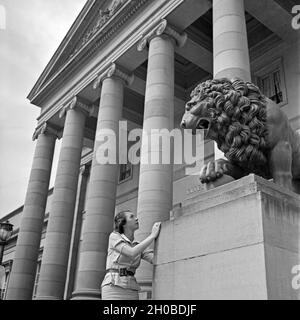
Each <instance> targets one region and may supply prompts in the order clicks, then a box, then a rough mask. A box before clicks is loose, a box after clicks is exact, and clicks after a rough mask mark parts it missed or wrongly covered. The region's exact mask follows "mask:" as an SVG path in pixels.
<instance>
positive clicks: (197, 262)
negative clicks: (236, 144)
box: [153, 175, 300, 300]
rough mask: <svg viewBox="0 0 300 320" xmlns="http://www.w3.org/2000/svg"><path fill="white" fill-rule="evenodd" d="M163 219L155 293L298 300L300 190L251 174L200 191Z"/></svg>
mask: <svg viewBox="0 0 300 320" xmlns="http://www.w3.org/2000/svg"><path fill="white" fill-rule="evenodd" d="M182 214H183V215H182V216H180V217H178V218H175V219H174V220H172V221H168V222H165V223H163V225H162V229H161V233H160V236H159V238H158V240H157V243H156V248H155V250H156V252H155V253H156V262H155V267H154V281H153V299H155V300H160V299H170V300H173V299H174V300H178V299H191V300H193V299H300V290H299V289H298V290H296V289H293V286H292V283H293V279H294V278H295V276H296V275H295V274H293V273H292V269H293V268H294V267H295V266H296V265H300V258H299V246H300V196H299V195H297V194H295V193H293V192H290V191H286V190H283V189H282V188H280V187H279V186H277V185H275V184H274V183H272V182H270V181H266V180H264V179H262V178H260V177H258V176H255V175H249V176H247V177H245V178H243V179H240V180H237V181H233V182H230V183H228V184H226V185H223V186H220V187H218V188H216V189H212V190H209V191H207V192H204V193H201V194H198V195H196V196H195V197H194V198H192V199H189V200H187V201H186V202H185V203H184V204H183V208H182Z"/></svg>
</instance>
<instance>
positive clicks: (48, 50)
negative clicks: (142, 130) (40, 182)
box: [0, 0, 86, 218]
mask: <svg viewBox="0 0 300 320" xmlns="http://www.w3.org/2000/svg"><path fill="white" fill-rule="evenodd" d="M85 2H86V0H0V108H1V112H0V152H1V153H0V218H1V217H3V216H4V215H6V214H8V213H10V212H11V211H13V210H15V209H17V208H18V207H20V206H22V205H23V204H24V200H25V195H26V190H27V186H28V181H29V175H30V170H31V165H32V160H33V154H34V150H35V142H33V141H32V134H33V132H34V129H35V128H36V125H37V121H36V119H37V117H38V116H39V114H40V109H39V108H38V107H36V106H33V105H31V104H30V103H29V101H28V100H27V99H26V97H27V95H28V94H29V92H30V90H31V89H32V88H33V86H34V84H35V82H36V81H37V79H38V77H39V76H40V75H41V73H42V71H43V70H44V68H45V67H46V64H47V63H48V62H49V60H50V59H51V57H52V55H53V54H54V52H55V50H56V49H57V47H58V46H59V44H60V42H61V41H62V40H63V38H64V36H65V35H66V33H67V32H68V30H69V28H70V27H71V25H72V23H73V22H74V20H75V19H76V17H77V15H78V14H79V12H80V11H81V9H82V8H83V6H84V4H85ZM60 144H61V142H58V143H57V145H56V151H55V156H54V162H53V170H52V178H51V182H50V187H52V186H53V184H54V179H55V171H56V170H55V168H56V167H57V160H58V155H59V149H60Z"/></svg>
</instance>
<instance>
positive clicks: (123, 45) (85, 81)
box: [37, 0, 184, 123]
mask: <svg viewBox="0 0 300 320" xmlns="http://www.w3.org/2000/svg"><path fill="white" fill-rule="evenodd" d="M146 1H147V0H146ZM148 1H149V2H150V1H152V0H148ZM183 1H184V0H173V1H172V3H170V2H168V1H164V2H163V3H161V4H159V5H157V6H156V7H155V9H154V11H150V12H151V15H149V14H147V13H145V15H146V16H147V19H146V20H145V21H142V20H141V21H140V22H139V24H138V26H137V27H136V31H135V32H134V33H132V34H130V35H129V36H128V37H126V38H124V39H122V41H120V42H119V44H118V50H116V48H115V47H112V49H111V52H109V53H107V54H105V55H104V56H103V57H102V59H101V61H100V62H99V63H98V64H97V65H95V66H94V67H93V68H91V69H90V70H89V71H87V72H86V74H84V76H83V77H82V78H81V79H80V80H79V81H78V82H77V83H76V84H74V85H73V86H72V87H70V88H69V89H68V92H66V93H64V94H63V95H61V96H60V97H59V98H57V100H56V101H55V102H53V103H52V104H51V105H50V106H49V107H48V108H47V109H45V110H44V111H43V112H42V113H41V114H40V116H39V117H38V118H37V120H38V122H39V123H42V122H44V121H47V120H49V119H51V118H52V117H53V116H54V115H55V114H56V113H58V112H60V110H61V108H62V106H63V105H66V104H67V103H68V101H70V100H71V99H72V97H74V96H75V95H78V94H79V93H80V92H81V90H83V89H84V88H85V87H86V86H87V85H89V84H91V83H93V81H95V79H97V77H99V75H100V74H101V73H103V72H105V70H106V69H107V68H108V67H109V66H110V65H111V63H113V62H115V61H117V60H118V59H119V57H120V56H122V55H123V54H124V53H125V52H126V51H127V50H128V49H129V48H131V47H132V46H136V45H137V43H138V42H139V41H140V40H141V39H142V38H143V37H144V36H145V35H146V34H147V33H148V32H149V30H151V29H152V28H153V27H154V26H155V25H157V24H158V23H159V22H160V21H161V19H164V18H165V17H167V16H168V15H169V14H170V13H171V12H172V11H173V10H174V9H175V8H176V7H178V6H179V5H180V4H181V3H182V2H183ZM150 17H151V18H150ZM89 45H90V44H87V46H89ZM93 45H95V42H93ZM82 50H84V52H85V50H89V47H88V48H87V49H85V48H83V49H82ZM85 58H86V56H84V55H83V56H82V59H83V60H84V59H85ZM80 67H81V65H80V61H78V63H77V64H74V65H73V68H72V69H71V70H70V68H69V70H67V71H68V72H69V73H67V72H65V73H64V78H62V79H61V80H59V79H58V78H57V79H56V80H57V81H56V83H55V84H56V86H59V85H63V81H66V79H67V77H70V76H71V73H74V72H76V71H78V70H79V69H80ZM54 90H55V87H54V86H52V88H48V93H47V94H48V96H49V95H50V94H54ZM40 96H42V94H41V95H40ZM44 96H45V94H44Z"/></svg>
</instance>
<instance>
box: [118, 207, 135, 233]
mask: <svg viewBox="0 0 300 320" xmlns="http://www.w3.org/2000/svg"><path fill="white" fill-rule="evenodd" d="M126 213H132V212H131V211H130V210H124V211H121V212H119V213H118V214H117V215H116V216H115V221H114V222H115V231H117V232H119V233H121V234H122V233H124V226H125V224H126Z"/></svg>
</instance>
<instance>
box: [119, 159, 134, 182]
mask: <svg viewBox="0 0 300 320" xmlns="http://www.w3.org/2000/svg"><path fill="white" fill-rule="evenodd" d="M131 178H132V164H131V163H127V164H121V165H120V172H119V183H122V182H125V181H127V180H129V179H131Z"/></svg>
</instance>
